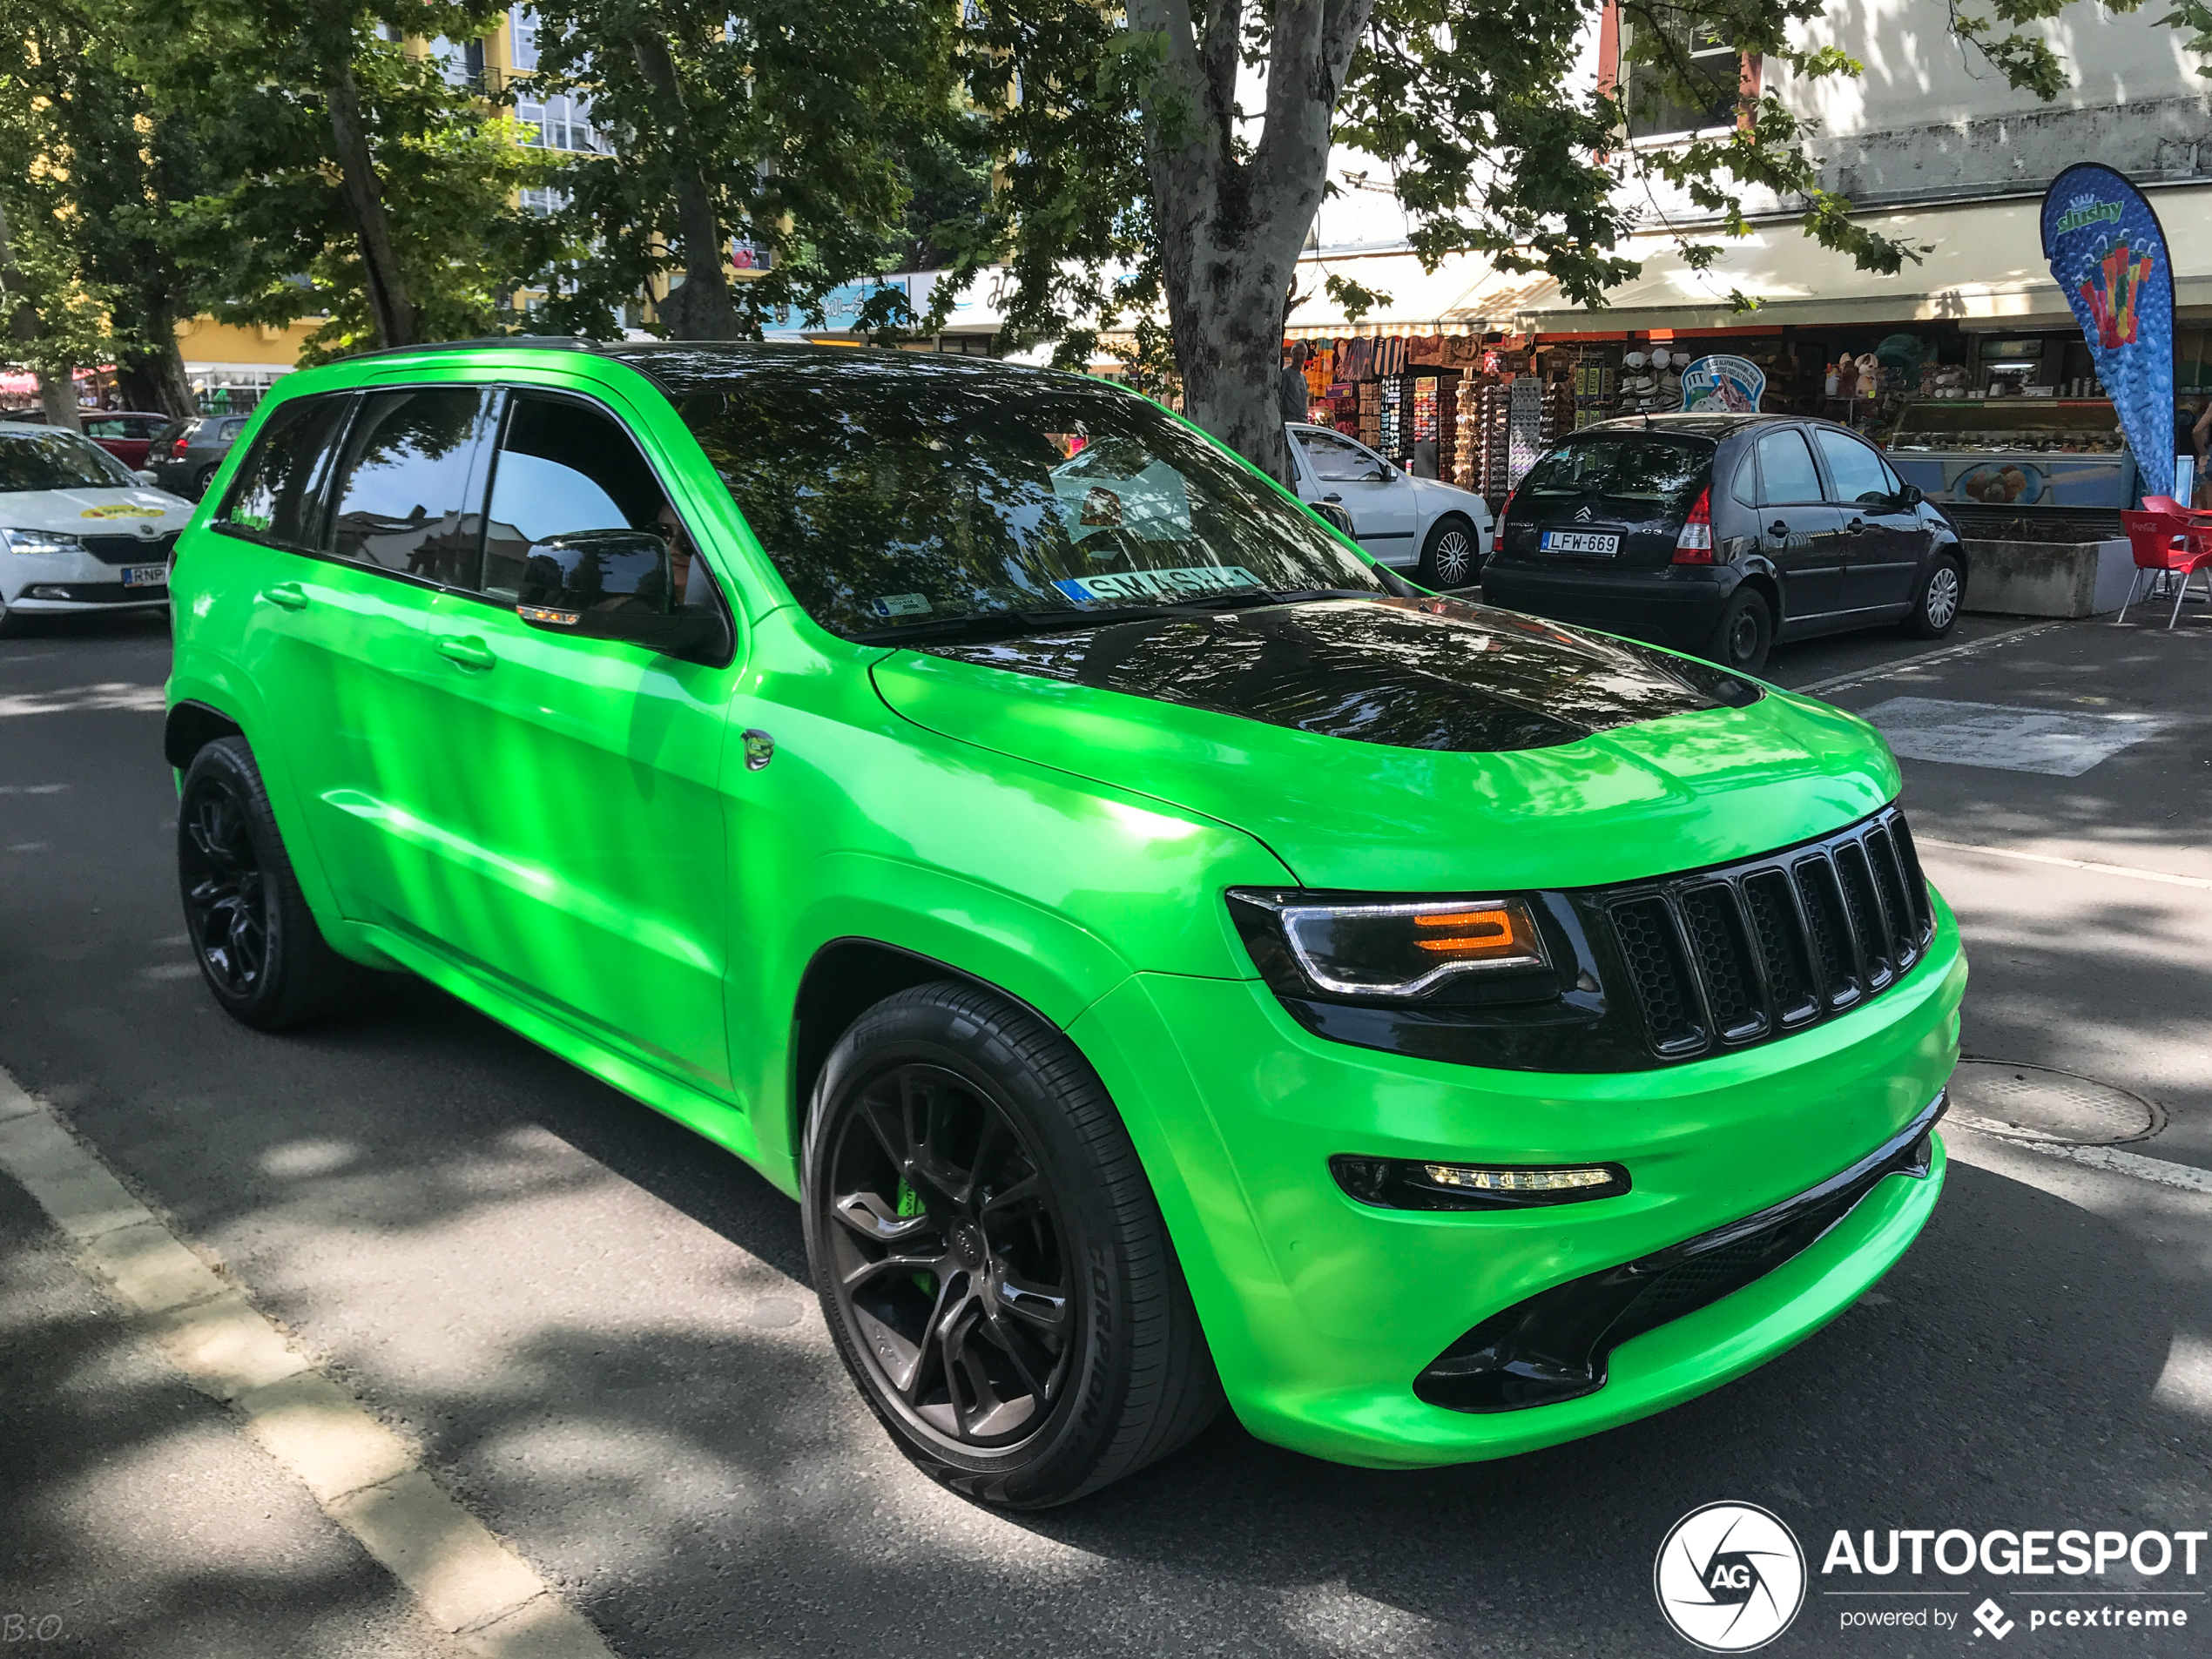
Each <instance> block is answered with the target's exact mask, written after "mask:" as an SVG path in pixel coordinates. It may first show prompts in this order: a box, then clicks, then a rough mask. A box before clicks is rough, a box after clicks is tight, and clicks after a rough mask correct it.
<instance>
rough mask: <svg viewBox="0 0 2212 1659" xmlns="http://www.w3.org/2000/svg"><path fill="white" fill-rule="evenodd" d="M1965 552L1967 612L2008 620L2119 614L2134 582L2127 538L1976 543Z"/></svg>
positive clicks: (2133, 566) (2133, 565) (2133, 563)
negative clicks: (2111, 612)
mask: <svg viewBox="0 0 2212 1659" xmlns="http://www.w3.org/2000/svg"><path fill="white" fill-rule="evenodd" d="M1964 545H1965V548H1966V609H1967V610H1986V611H1993V612H1995V613H1997V614H1999V615H2001V616H2007V617H2096V616H2102V615H2103V614H2104V613H2105V612H2107V611H2108V610H2119V609H2120V607H2121V604H2122V603H2123V602H2125V600H2126V599H2127V597H2128V583H2130V582H2132V581H2133V580H2134V576H2135V561H2134V556H2133V555H2132V554H2131V553H2129V552H2128V540H2127V538H2126V537H2125V536H2119V537H2115V538H2114V539H2113V540H2111V541H2108V542H1977V541H1970V542H1966V543H1964Z"/></svg>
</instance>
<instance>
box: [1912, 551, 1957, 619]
mask: <svg viewBox="0 0 2212 1659" xmlns="http://www.w3.org/2000/svg"><path fill="white" fill-rule="evenodd" d="M1965 600H1966V577H1965V576H1964V575H1963V574H1962V573H1961V572H1960V570H1959V561H1958V560H1957V558H1955V557H1954V556H1952V555H1951V554H1948V553H1939V554H1937V555H1936V556H1935V557H1934V559H1933V560H1932V561H1931V562H1930V563H1929V565H1928V573H1927V575H1925V576H1924V577H1921V578H1920V587H1919V591H1918V592H1917V593H1915V594H1914V595H1913V596H1912V610H1910V611H1908V612H1907V613H1906V614H1905V622H1904V624H1903V626H1904V629H1905V633H1906V634H1907V635H1909V636H1910V637H1912V638H1914V639H1946V638H1948V637H1950V634H1951V631H1952V629H1954V628H1956V627H1957V626H1958V625H1959V611H1960V610H1962V609H1963V608H1964V604H1965Z"/></svg>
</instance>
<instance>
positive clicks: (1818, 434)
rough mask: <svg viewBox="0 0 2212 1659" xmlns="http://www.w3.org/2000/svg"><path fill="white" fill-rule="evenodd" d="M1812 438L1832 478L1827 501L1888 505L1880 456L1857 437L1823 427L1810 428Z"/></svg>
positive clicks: (1887, 486) (1885, 474)
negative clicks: (1833, 483)
mask: <svg viewBox="0 0 2212 1659" xmlns="http://www.w3.org/2000/svg"><path fill="white" fill-rule="evenodd" d="M1812 441H1813V442H1815V443H1817V444H1818V445H1819V446H1820V458H1821V459H1822V460H1823V461H1825V462H1827V463H1828V475H1829V476H1830V477H1831V478H1832V479H1834V480H1835V481H1836V493H1835V495H1834V496H1831V498H1830V499H1831V500H1833V501H1840V502H1851V503H1853V504H1854V505H1858V506H1867V507H1886V506H1888V505H1889V502H1890V480H1889V469H1887V468H1885V467H1884V466H1883V465H1882V457H1881V456H1879V455H1876V454H1875V453H1874V452H1873V450H1871V449H1870V448H1867V447H1866V446H1865V444H1863V443H1861V442H1859V441H1858V439H1857V438H1853V437H1847V436H1845V435H1844V434H1843V433H1841V432H1831V431H1829V430H1828V429H1827V428H1824V427H1816V428H1813V434H1812Z"/></svg>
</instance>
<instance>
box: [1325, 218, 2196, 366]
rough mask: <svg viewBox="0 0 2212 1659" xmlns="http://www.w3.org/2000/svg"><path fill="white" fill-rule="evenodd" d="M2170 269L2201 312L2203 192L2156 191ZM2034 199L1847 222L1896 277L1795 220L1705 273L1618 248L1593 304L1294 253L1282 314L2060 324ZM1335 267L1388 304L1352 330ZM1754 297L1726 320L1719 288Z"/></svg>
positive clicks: (2184, 299)
mask: <svg viewBox="0 0 2212 1659" xmlns="http://www.w3.org/2000/svg"><path fill="white" fill-rule="evenodd" d="M2149 194H2150V199H2151V201H2152V204H2153V205H2154V206H2156V207H2157V209H2158V214H2159V218H2160V219H2161V221H2162V222H2163V224H2164V225H2165V226H2166V236H2167V240H2168V252H2169V253H2170V254H2171V255H2172V258H2173V260H2174V270H2175V283H2174V300H2175V305H2176V306H2177V307H2182V308H2183V311H2184V314H2186V313H2187V308H2188V307H2207V308H2212V187H2207V186H2204V185H2186V186H2176V187H2174V188H2171V189H2159V188H2156V187H2153V188H2152V190H2151V191H2150V192H2149ZM2040 208H2041V203H2040V200H2039V199H2034V198H2022V199H2019V200H2015V201H2001V202H1973V203H1966V204H1963V205H1959V206H1930V207H1921V208H1914V209H1911V210H1909V211H1899V212H1884V213H1865V214H1862V215H1860V216H1859V219H1858V222H1859V223H1860V224H1861V225H1864V226H1866V227H1867V228H1868V229H1870V230H1875V231H1879V232H1880V233H1882V234H1884V235H1885V236H1894V237H1896V238H1898V239H1900V240H1902V241H1905V242H1906V243H1908V244H1910V245H1912V246H1915V247H1920V246H1925V247H1927V248H1928V250H1929V251H1928V252H1927V253H1925V254H1923V255H1922V256H1921V259H1920V262H1919V264H1917V265H1915V264H1907V265H1906V266H1905V268H1904V269H1903V270H1902V271H1900V272H1898V273H1897V274H1896V275H1895V276H1878V275H1877V274H1875V273H1873V272H1871V271H1862V270H1860V269H1858V266H1855V265H1854V264H1852V262H1851V256H1850V255H1849V254H1845V253H1832V252H1831V251H1830V250H1829V249H1827V248H1824V247H1822V246H1820V245H1819V244H1818V243H1817V242H1815V241H1814V240H1813V239H1811V237H1809V236H1807V235H1806V234H1805V233H1804V231H1802V230H1801V229H1799V228H1798V226H1797V222H1796V221H1795V220H1788V221H1784V222H1782V223H1777V224H1767V225H1759V226H1755V227H1754V228H1753V229H1752V231H1751V232H1750V234H1749V235H1747V236H1745V237H1744V238H1743V239H1742V240H1741V241H1730V240H1727V239H1723V238H1719V237H1716V236H1707V237H1705V238H1703V239H1706V240H1710V241H1717V242H1719V244H1720V247H1721V253H1720V255H1719V257H1718V258H1716V260H1714V261H1713V263H1712V265H1711V266H1710V267H1708V268H1707V269H1705V270H1703V271H1696V270H1692V269H1690V268H1689V266H1688V265H1686V264H1684V263H1683V258H1682V255H1681V253H1679V252H1678V251H1677V249H1676V246H1675V243H1674V239H1672V238H1671V237H1668V236H1660V235H1655V236H1639V237H1634V238H1631V239H1629V241H1628V242H1627V243H1626V244H1625V245H1623V246H1622V249H1621V252H1622V254H1623V255H1624V256H1625V257H1627V258H1629V259H1631V260H1636V261H1637V262H1639V263H1640V264H1641V265H1642V267H1643V268H1642V272H1641V273H1639V274H1638V275H1636V276H1635V277H1633V278H1631V279H1630V280H1629V281H1627V282H1624V283H1622V285H1621V286H1620V287H1617V288H1615V289H1614V290H1613V291H1612V292H1611V293H1609V294H1608V296H1607V299H1608V304H1606V305H1605V306H1603V307H1601V308H1599V309H1597V310H1595V311H1592V310H1589V309H1587V308H1586V307H1581V306H1577V305H1575V304H1572V303H1571V302H1569V301H1568V300H1567V299H1566V298H1565V296H1563V295H1562V294H1561V293H1560V291H1559V288H1558V286H1557V285H1556V284H1555V283H1554V282H1553V281H1552V280H1550V279H1549V278H1548V277H1529V276H1509V275H1507V274H1505V273H1501V272H1499V271H1496V270H1494V269H1493V268H1492V267H1491V266H1490V263H1489V261H1488V260H1485V259H1483V258H1481V257H1480V256H1479V255H1476V254H1472V253H1463V254H1454V255H1452V256H1451V257H1449V258H1447V260H1445V261H1444V263H1443V264H1442V265H1440V266H1438V267H1437V268H1436V270H1434V271H1433V272H1425V271H1423V270H1422V269H1421V266H1420V260H1418V259H1416V258H1415V257H1414V256H1413V254H1411V253H1376V254H1360V255H1355V256H1352V257H1350V258H1344V259H1315V258H1309V259H1305V260H1300V261H1299V263H1298V286H1299V287H1301V288H1305V289H1307V290H1309V291H1310V292H1309V295H1308V298H1307V299H1306V300H1305V303H1304V304H1302V305H1300V306H1299V307H1298V308H1297V309H1296V310H1295V311H1293V312H1292V313H1291V317H1290V327H1289V328H1288V329H1287V330H1286V331H1285V332H1286V333H1287V334H1289V335H1290V337H1291V339H1293V340H1298V339H1315V338H1326V337H1328V336H1331V335H1335V334H1475V333H1485V332H1491V331H1495V332H1499V333H1504V334H1532V333H1533V334H1618V333H1624V332H1625V333H1641V332H1643V331H1645V330H1649V329H1654V328H1662V329H1683V328H1710V329H1721V330H1727V329H1735V328H1743V327H1765V328H1772V327H1778V326H1781V325H1784V324H1795V325H1797V326H1800V327H1806V326H1811V327H1818V326H1821V325H1828V326H1831V327H1832V326H1857V325H1878V324H1883V323H1926V322H1939V321H1949V322H1956V323H1958V324H1959V325H1961V326H1962V327H1968V328H1974V327H1981V328H2025V329H2035V328H2072V327H2074V326H2075V324H2074V315H2073V314H2072V313H2071V312H2070V311H2068V310H2067V305H2066V300H2065V298H2064V296H2062V295H2061V294H2060V293H2059V287H2058V284H2057V283H2055V282H2054V281H2052V280H2051V270H2050V266H2048V265H2047V263H2046V262H2045V260H2044V258H2043V245H2042V233H2041V228H2040ZM1331 274H1334V275H1338V276H1343V277H1346V278H1349V279H1350V280H1352V281H1355V282H1357V283H1359V285H1360V286H1361V287H1366V288H1369V289H1371V290H1373V291H1375V292H1378V293H1387V294H1389V295H1390V302H1389V303H1388V304H1386V305H1383V306H1379V307H1376V308H1375V310H1374V311H1373V312H1372V313H1371V314H1369V315H1367V316H1366V317H1363V318H1361V319H1360V320H1359V321H1358V322H1356V323H1352V322H1347V321H1345V318H1344V312H1343V308H1342V307H1339V306H1337V305H1335V304H1334V303H1333V302H1332V301H1330V300H1327V299H1326V298H1325V296H1324V295H1323V294H1322V293H1321V284H1322V280H1323V279H1324V278H1325V276H1328V275H1331ZM1731 289H1737V290H1740V291H1741V292H1742V293H1743V294H1744V295H1745V296H1746V297H1748V298H1750V299H1754V300H1758V301H1759V302H1760V303H1759V305H1758V307H1757V309H1756V310H1754V311H1749V312H1744V311H1737V310H1735V309H1733V308H1732V307H1731V305H1730V298H1729V295H1730V290H1731Z"/></svg>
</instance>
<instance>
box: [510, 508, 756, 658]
mask: <svg viewBox="0 0 2212 1659" xmlns="http://www.w3.org/2000/svg"><path fill="white" fill-rule="evenodd" d="M672 586H673V581H672V577H671V570H670V563H669V554H668V543H666V542H664V541H663V540H662V539H661V538H660V537H659V536H655V535H652V534H651V532H649V531H645V530H584V531H582V532H580V533H578V534H577V535H575V536H556V537H554V538H553V539H552V540H550V541H546V542H538V543H534V544H533V545H532V546H531V548H530V550H529V552H528V553H527V554H525V555H524V556H523V581H522V586H521V590H520V591H519V592H518V593H517V594H516V599H515V614H516V616H517V617H521V618H522V619H523V621H524V622H526V623H528V624H529V625H530V626H531V627H533V628H543V629H544V630H545V631H546V632H548V633H554V634H569V635H571V636H573V637H577V638H581V639H614V640H620V641H622V642H624V643H625V644H632V645H643V646H644V647H645V648H646V649H647V650H648V651H661V652H664V654H666V655H668V656H671V657H688V658H705V657H711V656H719V655H722V654H724V653H725V652H726V651H727V650H728V648H729V624H728V622H727V621H726V620H725V618H724V617H723V616H722V613H721V612H720V610H677V609H675V608H674V607H673V605H672V604H671V603H670V601H671V588H672Z"/></svg>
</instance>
